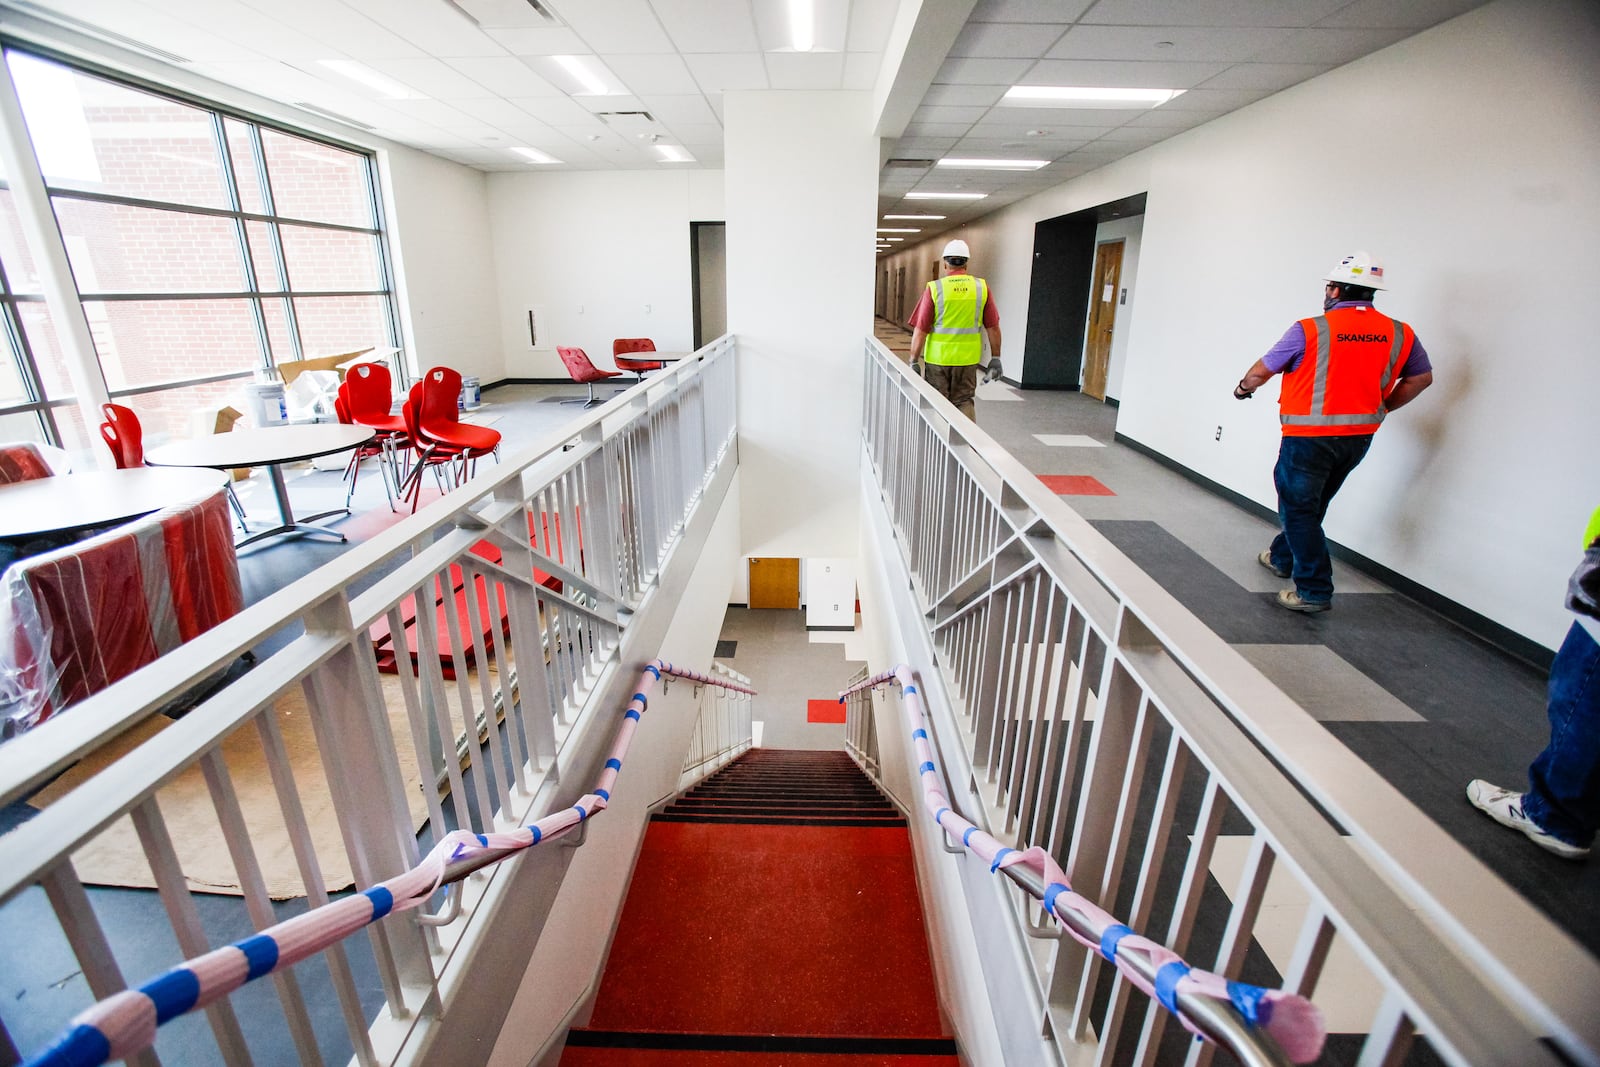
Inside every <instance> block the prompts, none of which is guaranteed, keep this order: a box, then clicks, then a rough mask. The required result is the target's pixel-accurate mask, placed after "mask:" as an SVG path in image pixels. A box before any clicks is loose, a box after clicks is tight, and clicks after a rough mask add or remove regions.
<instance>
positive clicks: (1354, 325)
mask: <svg viewBox="0 0 1600 1067" xmlns="http://www.w3.org/2000/svg"><path fill="white" fill-rule="evenodd" d="M1323 281H1324V282H1325V285H1324V287H1323V300H1322V308H1323V313H1322V315H1320V316H1319V317H1317V318H1311V319H1301V320H1300V321H1299V322H1297V323H1295V324H1294V325H1293V326H1291V327H1289V330H1288V332H1286V333H1285V334H1284V335H1283V337H1282V338H1281V339H1280V340H1279V341H1278V343H1277V344H1275V345H1273V346H1272V348H1271V349H1270V350H1269V351H1268V352H1267V354H1266V355H1264V356H1262V357H1261V358H1260V359H1258V360H1256V362H1255V365H1254V366H1252V367H1251V368H1250V369H1249V370H1248V371H1246V372H1245V376H1244V377H1243V378H1241V379H1239V384H1238V385H1236V386H1234V389H1233V395H1234V398H1235V399H1238V400H1248V399H1250V397H1251V396H1252V395H1254V393H1255V391H1256V390H1257V389H1259V388H1261V386H1263V385H1265V384H1266V382H1267V380H1268V379H1270V378H1271V377H1272V376H1273V375H1274V374H1279V373H1281V374H1282V375H1283V384H1282V386H1281V388H1280V391H1279V394H1278V419H1279V421H1280V422H1281V423H1282V424H1283V442H1282V444H1281V445H1280V446H1279V448H1278V465H1277V467H1276V468H1275V469H1274V471H1273V474H1272V480H1273V484H1274V485H1276V486H1277V489H1278V521H1279V523H1280V524H1281V525H1282V530H1281V532H1280V533H1279V534H1278V536H1277V537H1275V538H1274V539H1273V541H1272V546H1271V547H1270V548H1268V549H1266V550H1265V551H1263V552H1262V553H1261V554H1260V555H1259V556H1257V557H1256V559H1257V560H1258V561H1259V562H1260V563H1261V565H1262V566H1263V567H1265V568H1267V570H1269V571H1271V572H1272V573H1273V574H1276V575H1277V576H1278V577H1280V578H1291V577H1292V578H1293V579H1294V588H1292V589H1285V590H1283V591H1282V592H1280V593H1279V594H1278V604H1279V605H1280V606H1282V607H1285V608H1288V609H1289V610H1290V611H1300V612H1319V611H1327V610H1328V609H1329V608H1330V607H1332V606H1333V561H1332V560H1331V559H1330V558H1329V556H1328V543H1327V540H1326V539H1325V538H1324V537H1323V533H1322V519H1323V516H1325V515H1326V514H1327V513H1328V504H1329V502H1330V501H1332V500H1333V495H1334V494H1335V493H1337V492H1338V491H1339V487H1340V486H1341V485H1343V484H1344V480H1345V479H1346V478H1347V477H1349V475H1350V472H1351V471H1353V470H1355V469H1356V465H1357V464H1359V463H1360V462H1361V460H1362V457H1364V456H1365V455H1366V454H1367V449H1368V447H1370V446H1371V444H1372V435H1373V434H1375V433H1376V432H1377V431H1378V426H1379V424H1380V423H1382V422H1383V418H1384V416H1385V415H1387V414H1388V413H1389V412H1391V411H1393V410H1394V409H1395V408H1398V407H1401V406H1402V405H1404V404H1407V403H1409V402H1411V401H1412V400H1414V399H1416V397H1417V394H1418V393H1420V392H1422V391H1423V390H1424V389H1426V388H1427V387H1428V386H1429V385H1431V384H1432V383H1433V366H1432V364H1431V363H1429V362H1428V354H1427V352H1426V351H1424V350H1423V347H1422V342H1420V341H1418V340H1417V336H1416V334H1415V332H1413V331H1412V329H1411V327H1410V326H1407V325H1406V324H1405V323H1403V322H1400V321H1399V320H1398V319H1391V318H1389V317H1388V316H1387V315H1384V314H1382V313H1380V312H1379V311H1378V310H1377V308H1375V307H1373V306H1372V300H1373V297H1374V295H1375V294H1376V292H1377V291H1378V290H1380V289H1387V288H1388V283H1387V281H1386V279H1385V278H1384V273H1383V265H1382V264H1381V263H1379V262H1378V261H1377V260H1375V259H1373V258H1372V256H1370V255H1368V254H1367V253H1366V252H1355V253H1353V254H1351V255H1348V256H1345V257H1344V259H1342V260H1340V261H1339V263H1338V265H1337V266H1335V267H1334V268H1333V269H1332V270H1330V271H1329V272H1328V273H1327V275H1326V276H1325V277H1324V278H1323Z"/></svg>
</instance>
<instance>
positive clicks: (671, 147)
mask: <svg viewBox="0 0 1600 1067" xmlns="http://www.w3.org/2000/svg"><path fill="white" fill-rule="evenodd" d="M655 149H656V151H657V152H659V153H660V154H661V158H660V159H659V160H657V162H659V163H693V162H694V161H695V159H694V157H693V156H691V155H690V154H689V153H688V152H686V151H685V150H684V149H682V148H679V147H678V146H677V145H675V144H658V145H656V146H655Z"/></svg>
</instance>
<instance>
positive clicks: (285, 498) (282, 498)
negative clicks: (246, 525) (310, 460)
mask: <svg viewBox="0 0 1600 1067" xmlns="http://www.w3.org/2000/svg"><path fill="white" fill-rule="evenodd" d="M265 466H266V468H267V473H268V475H269V476H270V477H271V478H272V495H273V497H274V498H275V499H276V500H277V504H278V520H279V523H280V525H278V526H274V527H273V528H272V529H270V530H262V531H261V532H259V533H254V534H251V535H250V536H249V537H246V538H245V539H244V540H242V541H238V542H235V544H234V547H235V548H243V547H244V546H245V545H248V544H254V543H255V542H257V541H260V540H261V539H262V538H264V537H276V536H277V535H279V534H296V533H297V534H306V535H308V536H310V535H321V536H323V537H327V538H331V539H333V540H335V541H344V540H346V538H345V535H344V534H342V533H340V532H339V531H337V530H326V529H323V528H322V527H321V526H311V525H308V524H309V523H312V522H315V521H317V520H318V519H326V518H328V517H329V516H330V515H348V514H350V509H349V508H334V509H333V510H332V511H320V512H318V513H317V514H315V515H307V516H306V517H305V518H303V519H298V520H297V519H296V518H295V517H294V508H293V505H291V504H290V503H289V486H288V484H287V483H286V482H285V481H284V480H283V470H282V469H281V468H280V467H279V466H278V464H276V463H268V464H265Z"/></svg>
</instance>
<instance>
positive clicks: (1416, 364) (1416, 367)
mask: <svg viewBox="0 0 1600 1067" xmlns="http://www.w3.org/2000/svg"><path fill="white" fill-rule="evenodd" d="M1432 370H1433V364H1432V363H1431V362H1429V360H1428V350H1427V349H1426V348H1423V347H1422V338H1420V337H1418V336H1417V335H1416V332H1415V331H1413V332H1412V334H1411V354H1410V355H1408V356H1407V357H1406V365H1405V366H1404V367H1401V368H1400V377H1402V378H1415V377H1416V376H1417V375H1419V374H1427V373H1429V372H1431V371H1432Z"/></svg>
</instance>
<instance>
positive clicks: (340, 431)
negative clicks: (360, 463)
mask: <svg viewBox="0 0 1600 1067" xmlns="http://www.w3.org/2000/svg"><path fill="white" fill-rule="evenodd" d="M372 436H373V430H372V428H371V427H370V426H349V425H346V424H344V423H338V422H324V423H314V424H311V425H308V426H269V427H264V428H259V429H245V430H233V431H230V432H229V433H219V434H214V435H212V436H210V437H194V438H190V439H188V440H185V441H170V442H168V443H167V444H164V445H159V446H157V447H155V448H151V449H147V450H146V451H145V454H144V460H145V462H146V463H149V464H151V465H153V466H157V467H212V468H214V469H216V470H232V469H233V468H235V467H265V468H267V470H268V472H269V473H270V474H271V476H272V495H273V496H274V497H276V498H277V501H278V519H279V524H278V525H277V526H274V527H273V528H272V529H270V530H262V531H260V532H258V533H252V534H251V535H250V536H248V537H246V538H245V539H244V540H242V541H240V542H239V547H240V548H243V547H244V546H245V545H248V544H252V543H253V542H256V541H259V540H261V539H262V538H264V537H273V536H276V535H278V534H291V533H297V534H312V535H320V536H322V537H331V538H333V539H334V540H336V541H343V540H344V539H345V536H344V534H342V533H339V532H338V531H337V530H327V529H323V528H322V527H321V526H312V525H310V523H313V522H316V521H317V520H318V519H326V518H328V517H329V516H330V515H348V514H350V509H349V508H334V509H333V510H332V511H322V512H318V513H317V514H315V515H307V516H304V517H303V518H296V517H295V514H294V510H293V509H292V507H291V506H290V504H289V487H288V485H286V484H285V483H284V480H283V470H282V469H281V467H282V464H285V463H294V462H296V461H297V460H303V459H315V458H316V457H317V456H328V455H332V454H333V453H335V452H347V451H349V450H350V449H352V448H357V447H359V446H361V445H364V444H366V443H367V442H368V441H370V440H372Z"/></svg>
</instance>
